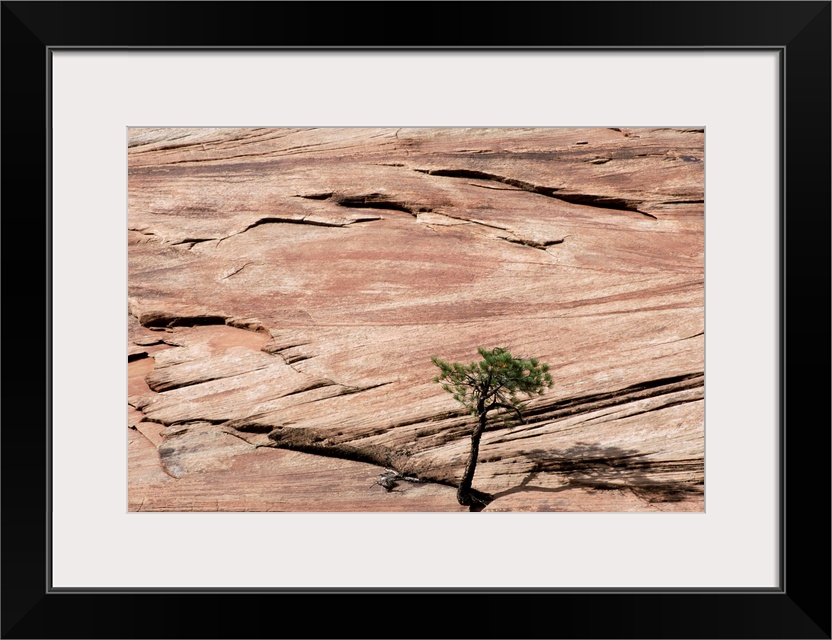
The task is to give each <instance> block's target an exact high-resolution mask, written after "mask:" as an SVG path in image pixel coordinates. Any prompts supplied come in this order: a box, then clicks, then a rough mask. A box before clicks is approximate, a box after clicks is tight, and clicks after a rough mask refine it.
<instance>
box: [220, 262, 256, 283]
mask: <svg viewBox="0 0 832 640" xmlns="http://www.w3.org/2000/svg"><path fill="white" fill-rule="evenodd" d="M250 264H254V263H253V262H246V263H245V264H244V265H243V266H242V267H237V268H236V269H234V271H232V272H231V273H229V274H228V275H227V276H223V277H222V278H220V280H228V278H230V277H231V276H236V275H237V274H238V273H240V271H242V270H243V269H245V268H246V267H247V266H248V265H250Z"/></svg>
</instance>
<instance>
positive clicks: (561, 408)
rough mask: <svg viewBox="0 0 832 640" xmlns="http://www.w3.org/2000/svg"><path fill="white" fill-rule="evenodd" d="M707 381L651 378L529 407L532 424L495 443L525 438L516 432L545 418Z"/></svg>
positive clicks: (526, 414) (526, 415) (686, 377)
mask: <svg viewBox="0 0 832 640" xmlns="http://www.w3.org/2000/svg"><path fill="white" fill-rule="evenodd" d="M704 384H705V377H704V373H694V374H686V375H682V376H673V377H670V378H660V379H657V380H650V381H647V382H642V383H638V384H635V385H630V386H629V387H625V388H623V389H619V390H617V391H611V392H608V393H601V394H590V395H586V396H577V397H573V398H567V399H565V400H561V401H558V402H556V403H554V404H552V405H549V406H544V407H533V408H530V409H527V410H526V411H525V412H524V414H523V415H524V418H525V419H526V424H527V425H529V426H527V428H525V429H515V430H514V431H512V432H511V433H510V434H507V435H506V436H504V437H503V438H500V439H499V440H495V441H494V444H503V443H505V442H510V441H513V440H520V439H524V438H525V437H526V436H520V437H517V435H518V434H520V433H523V432H524V431H529V430H532V429H537V428H538V426H537V425H539V423H541V422H544V421H551V420H557V419H561V418H566V417H570V416H575V415H580V414H583V413H590V412H593V411H598V410H600V409H606V408H608V407H614V406H618V405H622V404H627V403H630V402H635V401H637V400H646V399H649V398H654V397H658V396H662V395H668V394H671V393H678V392H680V391H687V390H690V389H695V388H697V387H701V386H704ZM698 400H701V398H695V399H691V400H685V402H694V401H698ZM531 418H534V420H530V419H531Z"/></svg>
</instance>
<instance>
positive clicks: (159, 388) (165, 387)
mask: <svg viewBox="0 0 832 640" xmlns="http://www.w3.org/2000/svg"><path fill="white" fill-rule="evenodd" d="M172 366H176V365H172ZM270 366H272V365H271V364H264V365H263V366H260V367H255V368H253V369H246V370H245V371H243V372H242V373H235V374H232V375H230V376H213V377H209V378H204V379H202V380H184V381H179V382H172V381H162V382H158V383H157V382H154V381H153V380H152V379H150V374H148V376H147V377H146V378H145V380H146V382H147V386H148V387H150V390H151V391H155V392H156V393H164V392H165V391H172V390H173V389H183V388H185V387H193V386H196V385H199V384H205V383H207V382H214V381H216V380H230V379H232V378H239V377H240V376H244V375H248V374H249V373H254V372H255V371H261V370H262V369H267V368H268V367H270ZM166 368H167V367H162V368H154V369H153V371H152V372H151V373H153V372H155V371H164V370H165V369H166Z"/></svg>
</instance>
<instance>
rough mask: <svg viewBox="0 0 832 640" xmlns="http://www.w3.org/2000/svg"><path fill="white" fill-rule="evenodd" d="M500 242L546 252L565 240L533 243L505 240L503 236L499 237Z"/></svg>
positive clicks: (516, 239)
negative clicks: (547, 248)
mask: <svg viewBox="0 0 832 640" xmlns="http://www.w3.org/2000/svg"><path fill="white" fill-rule="evenodd" d="M500 239H501V240H505V241H506V242H511V243H512V244H520V245H524V246H526V247H531V248H532V249H540V250H541V251H546V247H552V246H554V245H556V244H563V241H564V240H565V238H561V239H560V240H547V241H546V242H535V241H534V240H524V239H523V238H507V237H505V236H500Z"/></svg>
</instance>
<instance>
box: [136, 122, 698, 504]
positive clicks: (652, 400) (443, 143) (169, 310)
mask: <svg viewBox="0 0 832 640" xmlns="http://www.w3.org/2000/svg"><path fill="white" fill-rule="evenodd" d="M128 161H129V181H128V187H129V214H128V257H129V282H128V321H127V326H128V331H127V337H128V371H129V394H130V395H129V397H128V438H129V440H128V441H129V449H128V451H129V505H128V506H129V509H130V510H134V511H135V510H142V511H146V510H176V511H182V510H229V511H244V510H249V511H251V510H253V511H268V510H283V511H365V510H366V511H459V510H463V508H462V507H460V505H458V504H457V503H456V501H455V486H456V484H457V483H458V482H459V479H460V477H461V475H462V472H463V468H464V465H465V459H466V456H467V452H468V447H469V435H470V432H471V429H472V426H473V418H472V417H471V416H469V415H467V414H465V413H464V412H463V410H462V408H461V407H460V406H459V405H458V404H457V403H456V402H455V401H454V400H453V398H451V397H450V396H449V395H448V394H447V393H445V392H444V391H443V390H442V389H441V387H440V386H439V385H436V384H435V383H433V381H432V379H433V376H434V375H436V368H435V367H434V365H433V364H432V363H431V357H433V356H438V357H441V358H442V359H444V360H450V361H454V360H458V361H463V362H466V363H467V362H469V361H471V360H473V359H475V358H476V357H477V353H476V350H477V347H479V346H483V347H486V348H491V347H495V346H502V347H507V348H509V349H510V350H511V351H512V352H513V353H516V354H517V355H523V356H527V357H536V358H539V359H540V360H541V361H543V362H546V363H549V364H550V367H551V369H550V371H551V373H552V375H553V378H554V381H555V384H554V386H553V387H552V389H550V390H549V391H548V392H547V393H546V394H544V395H542V396H539V397H537V398H535V399H533V400H531V401H530V402H529V408H528V411H527V412H526V423H525V424H518V425H514V426H506V425H505V424H504V423H503V422H502V421H501V420H500V417H499V416H497V415H495V416H494V420H493V424H492V425H490V426H489V428H488V430H486V432H485V434H484V436H483V440H482V444H481V447H480V456H479V464H478V467H477V471H476V475H475V477H474V487H475V488H476V489H477V490H478V491H480V492H481V493H482V494H483V495H484V496H486V500H485V501H486V502H487V505H486V506H485V507H484V509H485V510H486V511H702V510H703V509H704V171H703V164H704V132H703V131H702V130H701V129H683V128H661V129H642V128H637V129H636V128H633V129H627V128H607V129H600V128H598V129H557V128H556V129H548V128H541V129H504V128H494V129H395V128H390V129H366V128H352V129H331V128H323V129H268V128H264V129H131V130H130V132H129V149H128ZM385 469H387V470H390V471H392V472H394V473H395V474H399V475H400V476H407V477H416V478H418V479H419V482H399V483H397V485H396V487H395V488H393V490H388V488H386V487H384V486H382V485H381V484H379V483H378V482H376V480H377V479H378V478H379V476H380V475H383V474H384V473H385Z"/></svg>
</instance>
